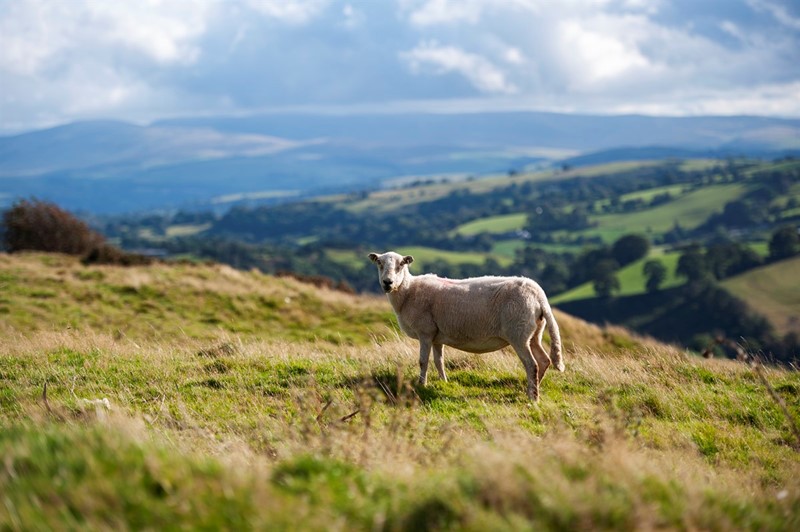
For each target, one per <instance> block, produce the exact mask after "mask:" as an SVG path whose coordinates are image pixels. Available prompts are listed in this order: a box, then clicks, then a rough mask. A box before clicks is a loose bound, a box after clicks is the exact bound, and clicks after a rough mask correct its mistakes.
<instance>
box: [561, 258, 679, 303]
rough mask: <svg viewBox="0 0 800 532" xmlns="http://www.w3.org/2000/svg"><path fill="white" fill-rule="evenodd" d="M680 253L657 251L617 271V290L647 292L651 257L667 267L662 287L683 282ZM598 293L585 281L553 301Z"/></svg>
mask: <svg viewBox="0 0 800 532" xmlns="http://www.w3.org/2000/svg"><path fill="white" fill-rule="evenodd" d="M679 258H680V253H676V252H671V253H660V252H658V251H655V252H654V253H652V254H651V256H649V257H647V258H644V259H641V260H638V261H636V262H634V263H632V264H629V265H627V266H625V267H624V268H622V269H621V270H619V272H617V279H619V284H620V291H619V292H615V294H617V295H621V296H631V295H635V294H642V293H644V292H646V283H647V278H646V277H645V275H644V263H645V262H647V261H648V260H651V259H658V260H660V261H661V263H662V264H663V265H664V266H666V268H667V279H666V280H665V281H664V284H663V285H661V288H671V287H673V286H679V285H681V284H683V282H684V281H683V279H681V278H680V277H678V276H676V275H675V268H676V266H677V265H678V259H679ZM596 296H597V293H596V292H595V291H594V287H593V286H592V283H591V282H588V283H583V284H582V285H579V286H576V287H575V288H572V289H571V290H568V291H566V292H563V293H561V294H558V295H557V296H555V297H553V298H552V299H551V301H552V302H553V303H555V304H558V303H563V302H567V301H575V300H578V299H588V298H590V297H596Z"/></svg>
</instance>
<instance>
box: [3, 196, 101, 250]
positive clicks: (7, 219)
mask: <svg viewBox="0 0 800 532" xmlns="http://www.w3.org/2000/svg"><path fill="white" fill-rule="evenodd" d="M3 226H4V227H5V235H4V240H5V242H4V243H5V248H6V251H8V252H9V253H14V252H16V251H23V250H31V251H48V252H54V253H66V254H68V255H85V254H87V253H89V252H90V251H91V250H93V249H95V248H97V247H100V246H102V245H103V244H104V240H105V239H104V238H103V236H102V235H100V234H99V233H97V232H95V231H93V230H92V229H90V228H89V226H88V225H86V223H85V222H83V221H82V220H79V219H78V218H76V217H75V216H73V215H72V214H70V213H69V212H67V211H65V210H63V209H61V208H59V207H58V206H57V205H55V204H53V203H48V202H45V201H40V200H35V199H32V200H20V201H18V202H16V203H15V204H14V205H13V206H12V207H11V208H10V209H9V210H7V211H6V212H5V213H3Z"/></svg>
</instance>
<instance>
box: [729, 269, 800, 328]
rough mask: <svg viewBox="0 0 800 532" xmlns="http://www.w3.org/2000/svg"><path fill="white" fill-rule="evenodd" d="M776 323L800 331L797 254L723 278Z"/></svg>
mask: <svg viewBox="0 0 800 532" xmlns="http://www.w3.org/2000/svg"><path fill="white" fill-rule="evenodd" d="M722 286H724V287H725V288H726V289H727V290H729V291H730V292H731V293H733V294H734V295H736V296H738V297H739V298H741V299H743V300H744V301H746V302H747V304H748V305H750V306H751V307H753V309H754V310H756V311H757V312H758V313H760V314H761V315H763V316H765V317H766V318H767V319H768V320H769V321H770V323H772V324H773V325H774V326H775V329H776V330H777V332H778V333H779V334H786V333H789V332H794V333H796V334H800V257H794V258H792V259H787V260H782V261H779V262H776V263H773V264H769V265H767V266H762V267H761V268H756V269H755V270H750V271H749V272H745V273H743V274H741V275H737V276H736V277H732V278H730V279H726V280H724V281H723V282H722Z"/></svg>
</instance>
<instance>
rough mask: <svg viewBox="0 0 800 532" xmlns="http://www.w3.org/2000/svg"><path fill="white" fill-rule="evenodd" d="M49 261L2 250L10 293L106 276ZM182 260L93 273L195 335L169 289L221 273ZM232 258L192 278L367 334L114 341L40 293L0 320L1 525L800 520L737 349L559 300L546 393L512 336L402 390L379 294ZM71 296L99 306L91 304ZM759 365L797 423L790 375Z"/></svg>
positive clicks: (767, 420) (398, 343)
mask: <svg viewBox="0 0 800 532" xmlns="http://www.w3.org/2000/svg"><path fill="white" fill-rule="evenodd" d="M43 260H44V259H43V258H41V257H38V258H35V259H34V258H27V259H20V260H19V261H17V260H16V258H12V259H6V260H5V262H3V266H2V268H3V269H2V270H0V271H2V272H4V273H8V272H11V271H13V277H14V280H12V281H8V280H6V281H3V282H4V283H6V284H5V285H4V289H6V290H10V291H12V292H13V293H14V294H16V295H15V296H14V299H13V301H14V304H15V305H19V306H21V307H23V308H25V307H26V305H27V304H28V303H30V302H31V301H36V296H35V295H31V294H30V293H29V292H30V290H32V288H31V287H30V286H28V283H29V281H30V279H31V276H34V278H35V279H39V278H40V277H41V276H43V275H44V276H47V275H53V276H57V275H59V274H58V271H59V270H64V271H65V272H66V275H67V277H74V276H75V274H76V273H77V272H82V275H83V276H84V277H88V278H91V277H92V276H94V275H95V272H96V271H100V270H99V269H92V268H86V269H80V268H79V267H78V266H75V265H72V264H70V263H65V262H63V261H61V260H60V259H58V260H55V259H53V260H52V263H51V265H50V266H46V265H43V263H42V261H43ZM50 260H51V259H47V260H44V262H49V261H50ZM26 261H29V262H30V264H31V266H30V268H28V267H27V266H26V264H27V263H28V262H26ZM180 268H181V267H178V269H177V270H171V269H170V268H168V267H164V268H157V269H151V270H144V269H142V270H134V272H133V273H132V274H129V273H124V274H123V273H122V272H120V271H118V270H116V269H104V270H102V272H103V273H104V277H103V279H102V280H96V282H102V283H108V282H110V281H109V280H110V279H116V276H118V275H134V277H136V278H139V279H140V281H141V282H142V284H141V286H157V287H159V290H160V291H162V292H163V294H164V296H163V297H164V298H165V299H166V300H167V301H170V302H171V304H172V305H173V306H174V308H173V313H172V314H170V319H174V320H176V323H173V324H172V326H173V327H175V328H176V329H177V330H179V329H192V328H191V327H189V324H188V322H189V321H191V320H193V319H194V316H195V315H194V314H192V313H190V312H188V310H186V309H185V308H184V305H186V306H193V305H195V304H196V301H195V300H193V299H190V300H187V301H182V300H181V298H179V297H173V296H172V295H171V294H173V292H177V293H183V292H182V290H183V288H181V287H182V286H184V285H185V283H187V282H189V283H190V284H191V283H195V282H201V281H199V280H198V279H202V278H203V277H204V276H209V277H214V276H217V275H219V272H218V270H217V269H216V267H211V266H207V267H201V266H196V267H194V268H196V270H192V272H193V273H192V275H191V276H189V277H190V278H191V279H194V280H190V279H187V278H182V276H183V275H176V273H177V272H181V274H183V273H185V272H183V271H182V270H180ZM34 270H35V271H34ZM31 272H33V273H31ZM242 275H244V277H245V279H247V281H246V282H244V281H241V280H239V281H236V276H235V275H232V279H234V280H233V281H231V282H223V281H222V280H220V281H215V282H213V283H209V284H207V285H203V286H204V287H205V288H206V289H207V290H208V297H209V301H210V302H216V301H218V300H219V298H220V297H221V295H223V294H227V293H232V292H236V291H238V290H240V289H241V288H242V285H239V284H238V283H239V282H244V283H245V284H247V283H252V285H250V286H249V294H250V295H247V294H245V295H243V297H244V301H250V299H251V298H252V299H254V300H257V299H258V298H259V297H260V296H261V295H263V293H265V292H269V291H277V292H279V293H280V294H281V295H284V293H285V292H284V291H287V290H288V291H289V292H290V295H284V297H290V298H294V299H296V300H305V301H311V302H313V303H314V304H313V305H311V306H307V307H303V308H304V310H305V312H308V313H312V312H314V311H315V310H317V311H319V312H321V313H323V314H324V313H326V312H332V310H331V309H337V310H338V311H339V312H343V310H342V309H344V308H349V309H350V310H349V311H348V312H351V316H361V319H360V323H361V325H360V327H361V328H362V329H363V332H362V333H361V334H360V335H359V336H358V341H354V342H340V341H334V340H332V338H335V337H336V335H335V334H333V333H334V332H335V331H332V333H331V334H329V335H328V337H329V338H328V337H316V338H312V337H304V338H295V337H293V336H294V335H293V334H288V333H287V334H271V333H265V334H258V333H238V332H235V331H231V330H229V329H226V328H225V327H220V326H219V325H218V324H213V325H212V324H205V325H202V326H201V325H196V327H197V329H192V330H193V331H194V332H195V333H196V334H187V333H183V334H182V333H176V334H167V331H168V330H170V331H171V330H173V329H172V328H170V329H167V328H166V327H165V328H162V329H147V328H137V327H131V328H130V329H129V333H128V334H124V335H120V334H116V333H115V332H114V331H111V330H105V329H104V328H103V327H97V326H96V325H95V323H94V322H92V323H90V324H88V325H85V326H83V325H80V324H79V325H77V326H69V328H67V327H65V326H61V325H59V326H53V325H52V324H61V323H63V322H62V321H61V318H60V317H59V316H60V315H61V313H62V312H63V310H61V309H59V308H51V307H46V306H45V307H41V308H40V310H41V312H42V314H40V315H39V317H38V319H39V320H41V321H40V322H37V323H39V325H40V326H38V327H33V328H29V327H26V326H24V325H19V321H17V319H16V318H14V320H13V322H12V323H13V325H5V326H4V327H3V328H2V329H0V335H1V336H2V338H1V339H2V342H0V456H2V462H1V463H0V494H2V497H0V528H4V529H5V528H8V529H12V530H15V529H16V530H23V529H24V530H27V529H74V528H82V529H87V528H88V529H106V528H136V529H141V528H212V529H218V528H227V529H232V528H236V529H251V528H275V529H319V530H322V529H325V530H329V529H383V530H405V529H428V530H441V529H453V528H458V529H468V530H478V529H480V530H486V529H537V530H540V529H613V530H619V529H651V528H669V529H716V530H728V529H731V530H733V529H737V530H738V529H758V530H790V529H796V528H797V527H798V526H800V465H799V464H800V461H798V454H797V453H798V449H797V448H796V447H795V446H796V442H795V440H794V438H793V436H792V433H791V429H790V428H789V425H788V424H787V423H786V420H785V417H784V415H783V413H782V412H781V410H780V408H779V407H778V406H777V405H776V404H775V403H774V401H772V399H771V398H770V397H769V395H768V394H767V393H766V392H765V390H764V389H763V386H762V385H761V383H760V381H759V380H758V379H757V378H756V377H755V376H754V375H753V373H752V372H751V370H750V369H749V368H748V367H747V366H746V365H743V364H739V363H736V362H734V361H727V360H704V359H701V358H697V357H694V356H692V355H689V354H686V353H683V352H681V351H679V350H676V349H674V348H672V347H669V346H665V345H662V344H659V343H656V342H654V341H651V340H648V339H643V338H638V337H635V336H631V335H630V334H629V333H628V332H627V331H625V330H622V329H619V328H598V327H595V326H592V325H589V324H586V323H584V322H581V321H579V320H575V319H572V318H570V317H569V316H565V315H561V314H560V315H559V316H558V317H559V322H560V324H562V327H561V328H562V334H563V336H564V338H565V340H566V344H565V345H566V348H567V360H566V362H567V371H566V372H565V373H563V374H560V373H555V374H551V373H548V374H547V376H546V378H545V380H544V381H543V384H542V398H541V401H540V402H539V403H537V404H531V403H529V402H528V401H527V399H526V397H525V393H524V390H525V379H524V372H523V371H522V368H521V366H520V364H519V361H518V360H517V358H516V356H515V355H514V354H513V353H511V352H508V351H501V352H498V353H492V354H488V355H469V354H466V353H460V352H457V351H454V350H447V351H446V354H445V356H446V359H447V366H448V374H449V377H450V380H449V382H443V381H440V380H438V379H431V381H430V383H429V386H428V387H426V388H418V387H416V386H414V385H412V384H411V383H413V382H414V379H415V377H416V373H417V369H416V358H417V354H416V353H417V349H416V346H415V344H414V342H413V341H411V340H408V339H405V338H403V337H401V336H399V335H398V334H396V333H393V332H392V329H391V328H387V327H386V326H385V325H383V324H382V323H381V321H380V320H379V319H373V318H371V317H369V316H372V313H374V312H377V310H376V306H377V307H378V308H380V306H382V305H385V302H383V301H380V300H372V299H368V300H361V299H358V298H350V296H344V295H338V294H333V293H327V292H326V293H321V292H318V291H316V290H315V289H313V288H310V287H305V286H302V285H299V284H295V283H292V284H289V285H287V284H284V283H285V282H286V281H284V280H276V279H271V278H267V277H263V276H254V277H252V278H250V277H248V276H249V275H250V274H242ZM10 276H11V275H10V274H9V275H8V276H7V277H6V278H5V279H7V278H9V277H10ZM137 276H138V277H137ZM126 279H127V277H126ZM112 285H113V283H112ZM25 287H28V289H29V291H28V292H25V290H24V288H25ZM23 292H25V293H27V294H28V295H26V296H24V297H23V296H22V295H20V294H22V293H23ZM59 294H60V293H59ZM137 294H138V295H137V296H132V300H131V302H130V303H131V306H130V309H131V310H129V311H128V313H127V317H128V319H131V320H134V319H138V318H141V317H142V314H141V313H142V312H144V313H146V312H147V310H143V311H142V310H134V309H140V308H141V303H142V302H143V300H146V299H147V298H148V297H149V296H148V295H142V292H141V291H139V292H137ZM58 297H61V295H59V296H58ZM304 298H305V299H304ZM217 304H218V303H209V306H210V308H211V309H215V308H216V306H215V305H217ZM83 305H84V307H85V308H84V311H85V312H86V313H87V314H101V313H102V312H103V311H107V312H109V313H113V312H115V310H114V309H112V308H110V307H109V306H108V305H109V303H108V302H106V301H104V300H103V299H102V298H97V299H91V300H85V301H84V303H83ZM160 307H161V304H159V305H157V308H160ZM9 308H10V312H9V314H10V315H12V316H13V313H14V307H9ZM69 308H71V307H69ZM26 312H27V311H26ZM119 312H122V311H119ZM221 312H222V311H221ZM362 313H364V315H362ZM181 316H185V317H183V318H181ZM296 318H297V319H302V320H310V319H311V318H310V317H305V318H304V317H302V316H301V315H300V314H299V313H298V315H297V316H296ZM322 321H323V322H324V320H322ZM44 323H49V324H51V325H49V326H42V325H43V324H44ZM325 326H326V327H327V326H329V325H325ZM267 330H269V328H267ZM766 375H767V378H768V379H769V380H770V382H771V383H772V386H773V388H774V389H775V390H776V393H778V394H779V395H780V397H781V398H782V399H783V400H784V402H785V403H786V404H787V406H788V409H789V411H790V414H791V415H792V416H795V417H797V416H798V414H799V413H800V377H798V375H797V373H796V372H794V371H789V370H785V369H779V368H768V369H766ZM45 383H47V402H46V404H45V402H44V400H43V398H42V392H43V389H44V384H45ZM103 399H107V400H108V401H107V402H108V405H110V408H107V407H106V406H105V402H103V401H102V400H103ZM98 400H99V401H98Z"/></svg>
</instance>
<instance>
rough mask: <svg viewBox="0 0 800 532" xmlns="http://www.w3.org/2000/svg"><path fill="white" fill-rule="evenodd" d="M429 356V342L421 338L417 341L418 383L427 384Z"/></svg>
mask: <svg viewBox="0 0 800 532" xmlns="http://www.w3.org/2000/svg"><path fill="white" fill-rule="evenodd" d="M430 356H431V343H430V342H426V341H423V340H420V341H419V384H420V386H425V385H426V384H428V360H430Z"/></svg>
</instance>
